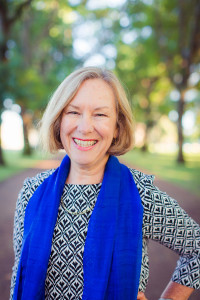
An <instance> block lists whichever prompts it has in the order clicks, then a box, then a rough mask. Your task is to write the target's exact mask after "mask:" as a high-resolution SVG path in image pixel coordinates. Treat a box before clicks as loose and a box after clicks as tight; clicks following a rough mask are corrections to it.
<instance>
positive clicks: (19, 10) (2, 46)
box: [0, 0, 32, 165]
mask: <svg viewBox="0 0 200 300" xmlns="http://www.w3.org/2000/svg"><path fill="white" fill-rule="evenodd" d="M31 2H32V0H27V1H24V2H22V3H18V2H17V1H16V2H14V1H12V2H11V1H8V0H1V3H0V31H1V36H2V38H1V39H0V63H1V64H2V67H1V69H0V71H1V75H2V76H1V77H2V78H4V80H3V82H2V83H1V86H0V98H1V99H0V100H1V104H0V113H1V111H2V109H3V103H2V101H3V99H4V96H5V95H6V90H7V88H6V86H7V84H6V82H7V80H8V77H9V72H8V70H7V69H6V67H5V64H6V63H7V62H8V56H7V51H8V40H9V37H10V34H11V31H12V27H13V26H14V24H15V23H16V22H17V21H18V20H19V19H20V18H21V17H22V14H23V11H24V10H25V8H26V7H28V6H29V5H30V4H31ZM3 83H4V84H3ZM0 123H1V122H0ZM3 164H5V162H4V160H3V155H2V147H1V136H0V165H3Z"/></svg>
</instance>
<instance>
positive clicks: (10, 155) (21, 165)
mask: <svg viewBox="0 0 200 300" xmlns="http://www.w3.org/2000/svg"><path fill="white" fill-rule="evenodd" d="M3 157H4V160H5V162H6V165H5V166H0V181H2V180H4V179H6V178H9V177H10V176H12V175H14V174H16V173H18V172H20V171H21V170H23V169H26V168H30V167H32V166H34V165H35V164H36V163H37V161H38V160H41V159H44V158H45V156H44V155H43V154H41V152H39V151H35V152H33V154H32V155H31V156H24V155H23V154H22V151H10V150H9V151H8V150H7V151H3Z"/></svg>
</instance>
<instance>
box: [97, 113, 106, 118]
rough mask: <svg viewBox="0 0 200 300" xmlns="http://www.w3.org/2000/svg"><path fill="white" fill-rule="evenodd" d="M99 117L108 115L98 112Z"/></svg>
mask: <svg viewBox="0 0 200 300" xmlns="http://www.w3.org/2000/svg"><path fill="white" fill-rule="evenodd" d="M96 116H97V117H107V116H106V115H105V114H102V113H98V114H96Z"/></svg>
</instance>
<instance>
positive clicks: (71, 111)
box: [67, 110, 79, 115]
mask: <svg viewBox="0 0 200 300" xmlns="http://www.w3.org/2000/svg"><path fill="white" fill-rule="evenodd" d="M67 114H68V115H78V114H79V113H78V112H77V111H75V110H69V111H67Z"/></svg>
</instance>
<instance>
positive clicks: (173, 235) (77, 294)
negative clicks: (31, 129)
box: [10, 169, 200, 300]
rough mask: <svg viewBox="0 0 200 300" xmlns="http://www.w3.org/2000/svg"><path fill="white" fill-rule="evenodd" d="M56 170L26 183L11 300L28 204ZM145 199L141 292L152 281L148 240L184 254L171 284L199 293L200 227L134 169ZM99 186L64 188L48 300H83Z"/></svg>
mask: <svg viewBox="0 0 200 300" xmlns="http://www.w3.org/2000/svg"><path fill="white" fill-rule="evenodd" d="M53 171H54V170H49V171H46V172H43V173H40V174H38V175H37V176H35V177H33V178H28V179H27V180H26V181H25V183H24V186H23V188H22V190H21V192H20V194H19V197H18V201H17V207H16V212H15V222H14V251H15V264H14V267H13V274H12V280H11V293H10V299H12V298H13V290H14V286H15V280H16V274H17V266H18V263H19V258H20V252H21V245H22V239H23V231H24V215H25V209H26V206H27V203H28V201H29V199H30V197H31V196H32V195H33V193H34V191H35V190H36V189H37V187H38V186H39V185H40V184H41V183H42V182H43V181H44V179H45V178H47V177H48V176H49V175H50V174H51V173H52V172H53ZM130 171H131V173H132V175H133V178H134V180H135V182H136V185H137V188H138V190H139V193H140V197H141V200H142V204H143V208H144V215H143V250H142V268H141V275H140V285H139V290H140V291H145V288H146V285H147V281H148V277H149V259H148V253H147V242H148V239H152V240H155V241H158V242H159V243H161V244H163V245H165V246H166V247H168V248H170V249H172V250H174V251H175V252H177V253H178V254H179V255H180V259H179V261H178V263H177V267H176V269H175V271H174V273H173V276H172V280H173V281H175V282H177V283H180V284H183V285H185V286H188V287H193V288H196V289H197V288H200V227H199V225H198V224H197V223H196V222H195V221H193V220H192V219H191V218H190V217H189V216H188V215H187V214H186V212H185V211H184V210H183V209H182V208H181V207H180V206H179V205H178V204H177V202H176V201H175V200H174V199H173V198H171V197H169V196H168V195H167V194H166V193H164V192H161V191H160V190H159V189H158V188H157V187H155V186H154V185H153V176H150V175H145V174H143V173H141V172H139V171H137V170H134V169H130ZM100 188H101V183H99V184H91V185H74V184H66V185H65V187H64V190H63V195H62V199H63V203H60V206H59V211H58V217H57V222H56V226H55V229H54V234H53V239H52V247H51V256H50V259H49V265H48V269H47V276H46V282H45V299H48V300H49V299H52V300H56V299H59V300H62V299H67V300H72V299H73V300H79V299H82V293H83V252H84V244H85V239H86V234H87V228H88V222H89V219H90V216H91V213H92V210H90V211H87V212H86V213H84V214H81V215H72V214H70V213H68V212H67V211H66V207H67V209H68V210H70V211H76V212H77V211H78V212H81V211H83V210H85V209H87V208H88V207H93V206H94V204H95V202H96V199H97V196H98V194H99V191H100Z"/></svg>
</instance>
